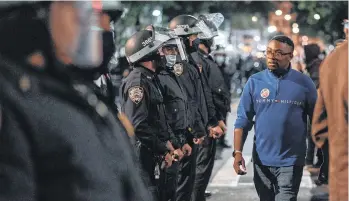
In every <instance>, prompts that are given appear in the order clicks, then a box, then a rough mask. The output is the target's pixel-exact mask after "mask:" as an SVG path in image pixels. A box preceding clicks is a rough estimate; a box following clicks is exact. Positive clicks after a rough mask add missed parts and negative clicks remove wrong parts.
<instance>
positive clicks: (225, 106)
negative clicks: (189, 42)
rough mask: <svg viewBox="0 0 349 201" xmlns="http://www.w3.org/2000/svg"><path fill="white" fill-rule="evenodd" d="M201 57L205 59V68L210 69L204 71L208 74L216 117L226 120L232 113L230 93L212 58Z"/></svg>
mask: <svg viewBox="0 0 349 201" xmlns="http://www.w3.org/2000/svg"><path fill="white" fill-rule="evenodd" d="M199 54H201V53H199ZM201 55H202V57H203V58H204V62H205V63H206V64H207V65H204V66H207V67H208V68H205V69H204V73H206V74H207V77H208V83H209V86H210V88H211V92H212V99H213V104H214V106H215V108H216V117H217V119H218V120H225V118H226V115H227V113H228V112H230V92H229V90H228V87H227V86H226V83H225V80H224V77H223V75H222V71H221V70H220V69H219V67H218V65H217V64H216V63H215V62H214V61H213V59H212V58H211V57H210V56H208V55H204V54H201Z"/></svg>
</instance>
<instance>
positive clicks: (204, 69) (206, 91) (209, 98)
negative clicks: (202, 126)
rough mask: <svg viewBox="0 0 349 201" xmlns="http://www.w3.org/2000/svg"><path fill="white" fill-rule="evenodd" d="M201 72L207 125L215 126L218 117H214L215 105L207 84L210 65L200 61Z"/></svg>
mask: <svg viewBox="0 0 349 201" xmlns="http://www.w3.org/2000/svg"><path fill="white" fill-rule="evenodd" d="M201 65H202V73H201V76H200V77H201V82H202V87H203V90H204V94H205V98H206V104H207V110H208V126H212V127H215V126H217V125H218V119H217V117H216V107H215V105H214V102H213V93H212V90H211V87H210V84H209V76H210V75H209V72H210V70H209V68H210V66H209V65H208V64H207V63H205V62H202V64H201Z"/></svg>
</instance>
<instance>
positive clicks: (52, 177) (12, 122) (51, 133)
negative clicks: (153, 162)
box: [0, 57, 151, 201]
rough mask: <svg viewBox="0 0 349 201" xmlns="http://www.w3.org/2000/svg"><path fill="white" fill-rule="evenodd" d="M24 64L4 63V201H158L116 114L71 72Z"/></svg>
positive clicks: (0, 99) (0, 115)
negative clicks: (146, 183)
mask: <svg viewBox="0 0 349 201" xmlns="http://www.w3.org/2000/svg"><path fill="white" fill-rule="evenodd" d="M16 62H18V63H16V64H15V63H14V62H13V61H9V60H8V59H5V58H3V57H0V105H1V107H0V178H1V179H0V186H1V188H0V200H33V201H34V200H35V201H36V200H38V201H40V200H42V201H43V200H50V201H62V200H69V201H78V200H94V201H105V200H123V201H129V200H133V201H136V200H137V201H138V200H151V198H150V195H149V193H148V192H147V191H146V189H145V187H144V186H143V182H142V180H141V177H140V173H139V170H138V168H137V165H136V164H135V163H134V161H135V157H134V154H133V151H132V149H131V146H130V143H128V139H127V138H126V137H125V136H124V135H121V133H122V132H124V131H123V130H122V126H121V124H120V122H119V121H117V118H116V117H115V116H114V115H113V113H112V112H111V110H110V108H109V107H108V106H107V105H106V104H105V103H104V102H103V101H101V100H100V99H98V97H97V96H96V95H95V94H94V93H93V91H91V90H89V88H88V87H87V86H85V85H83V84H74V81H73V80H71V79H70V76H69V74H68V73H65V72H63V71H62V72H57V73H51V72H52V71H51V70H52V69H51V70H50V71H51V72H50V73H49V72H48V69H50V67H52V66H48V67H47V68H40V69H38V68H35V67H32V66H29V65H27V64H22V63H19V61H16ZM62 69H63V68H62Z"/></svg>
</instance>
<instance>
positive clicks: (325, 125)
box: [312, 41, 348, 201]
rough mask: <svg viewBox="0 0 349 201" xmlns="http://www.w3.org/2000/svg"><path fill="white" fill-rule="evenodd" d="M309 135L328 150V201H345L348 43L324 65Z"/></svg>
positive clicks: (346, 196)
mask: <svg viewBox="0 0 349 201" xmlns="http://www.w3.org/2000/svg"><path fill="white" fill-rule="evenodd" d="M312 135H313V140H314V142H315V144H316V145H317V146H318V147H320V148H323V147H326V146H328V147H329V160H330V163H329V164H330V166H329V186H330V192H329V194H330V201H347V200H348V41H345V42H343V44H342V45H341V46H339V47H338V48H336V49H335V50H334V52H332V53H331V54H330V55H329V56H328V57H327V58H326V59H325V60H324V62H323V64H322V65H321V68H320V87H319V90H318V100H317V102H316V105H315V109H314V115H313V122H312Z"/></svg>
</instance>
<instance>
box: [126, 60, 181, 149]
mask: <svg viewBox="0 0 349 201" xmlns="http://www.w3.org/2000/svg"><path fill="white" fill-rule="evenodd" d="M120 90H121V92H120V94H121V96H122V97H121V110H122V111H123V112H124V113H125V114H126V115H127V117H128V118H129V120H130V121H131V123H132V125H133V126H134V130H135V135H136V138H137V140H138V141H139V142H140V143H141V144H142V146H144V147H147V148H148V149H149V150H151V151H152V152H153V153H154V154H165V153H166V152H167V151H168V148H167V146H166V143H167V141H170V142H171V143H172V145H173V146H174V148H179V147H180V145H179V144H178V143H177V140H176V138H175V135H174V133H173V131H172V129H171V128H170V126H169V124H168V121H167V119H166V114H165V106H164V98H163V95H162V93H161V90H160V84H159V78H158V77H157V75H156V73H155V72H153V71H151V70H149V69H147V68H145V67H143V66H137V67H135V68H134V70H133V71H131V73H130V74H129V75H128V76H127V78H126V79H125V80H124V81H123V83H122V84H121V88H120Z"/></svg>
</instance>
